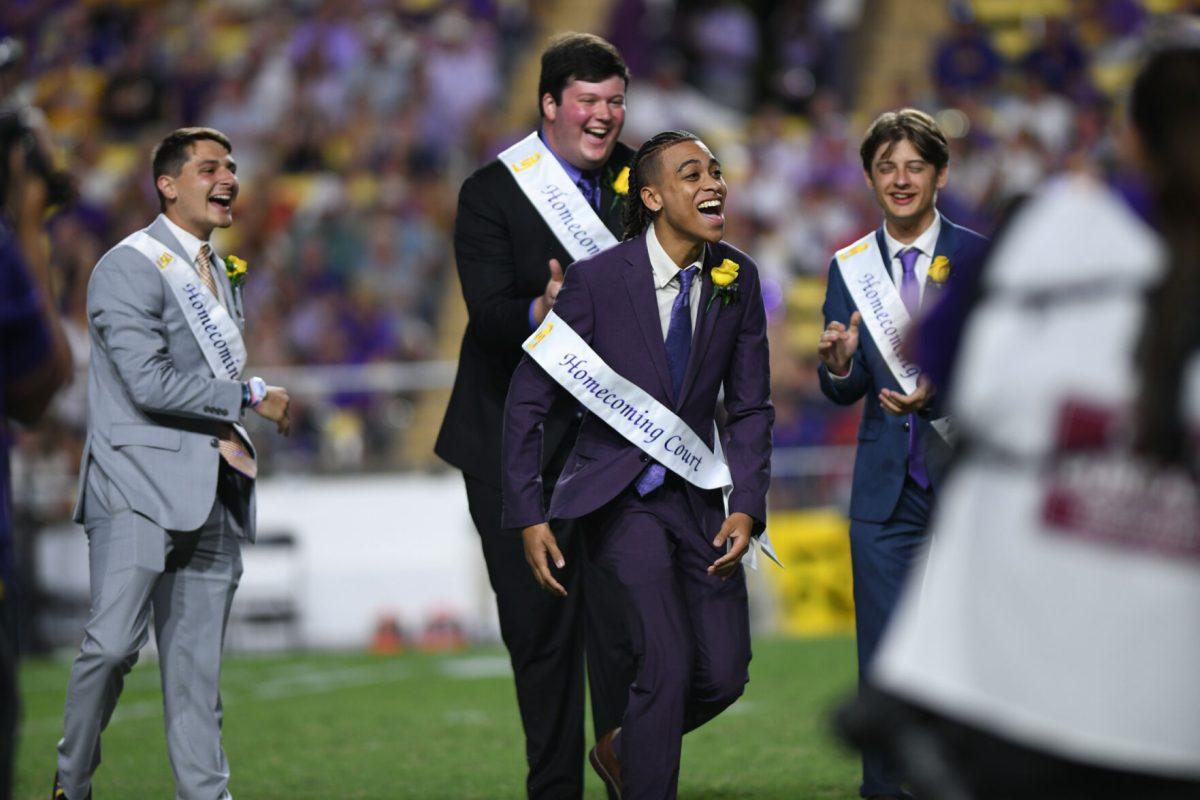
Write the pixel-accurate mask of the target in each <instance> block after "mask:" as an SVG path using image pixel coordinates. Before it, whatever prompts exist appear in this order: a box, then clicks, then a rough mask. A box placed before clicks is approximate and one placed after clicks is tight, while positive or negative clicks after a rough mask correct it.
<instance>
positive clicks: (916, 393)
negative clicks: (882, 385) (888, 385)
mask: <svg viewBox="0 0 1200 800" xmlns="http://www.w3.org/2000/svg"><path fill="white" fill-rule="evenodd" d="M933 395H934V388H933V384H932V383H930V382H929V379H928V378H926V377H925V376H921V377H920V378H918V379H917V388H916V389H915V390H913V392H912V393H911V394H901V393H900V392H897V391H893V390H892V389H884V390H883V391H881V392H880V393H879V405H881V406H883V410H884V411H886V412H888V413H889V414H894V415H896V416H898V417H903V416H907V415H908V414H915V413H917V412H918V411H920V410H921V409H922V408H924V407H925V406H927V405H929V401H930V400H932V399H933Z"/></svg>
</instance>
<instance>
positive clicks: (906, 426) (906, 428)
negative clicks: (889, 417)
mask: <svg viewBox="0 0 1200 800" xmlns="http://www.w3.org/2000/svg"><path fill="white" fill-rule="evenodd" d="M904 430H908V421H907V420H905V422H904Z"/></svg>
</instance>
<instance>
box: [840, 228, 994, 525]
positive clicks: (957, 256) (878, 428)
mask: <svg viewBox="0 0 1200 800" xmlns="http://www.w3.org/2000/svg"><path fill="white" fill-rule="evenodd" d="M875 238H876V242H877V243H878V244H879V252H880V253H881V254H882V256H883V258H884V260H885V262H887V261H888V260H889V259H890V258H891V256H892V254H890V253H888V250H887V240H886V239H885V238H884V235H883V229H882V228H880V229H879V230H877V231H876V232H875ZM986 245H987V240H986V239H985V238H984V237H982V236H980V235H979V234H978V233H975V232H974V231H972V230H969V229H967V228H964V227H962V226H960V225H955V224H954V223H952V222H951V221H950V220H948V219H946V218H945V217H944V216H943V217H942V230H941V233H940V234H939V236H938V240H937V245H936V246H935V247H934V252H933V257H934V258H937V257H938V256H946V258H948V259H950V278H949V280H950V281H953V280H954V267H955V264H956V263H961V262H965V261H971V260H973V259H976V258H978V257H980V255H981V254H982V252H983V251H984V250H985V248H986ZM887 274H888V275H891V270H888V273H887ZM942 291H944V288H943V287H939V286H937V285H936V284H934V283H932V282H927V283H926V284H925V296H924V298H923V299H922V301H921V303H922V306H923V307H926V308H928V307H930V306H932V305H933V303H935V302H936V301H937V299H938V296H939V295H940V294H941V292H942ZM856 310H858V309H857V307H856V306H855V305H854V301H853V300H852V299H851V297H850V293H849V291H847V289H846V284H845V281H844V280H843V279H842V272H841V270H840V269H839V268H838V265H837V259H836V258H834V259H833V261H832V263H831V264H830V266H829V283H828V285H827V286H826V289H825V306H824V314H825V325H826V327H828V326H829V323H830V322H833V321H834V320H837V321H838V322H841V323H842V324H844V325H849V324H850V315H851V314H852V313H853V312H854V311H856ZM818 373H819V375H820V379H821V391H822V392H824V393H825V396H826V397H828V398H829V399H830V400H832V401H833V402H835V403H839V404H841V405H850V404H851V403H855V402H857V401H858V399H859V398H861V397H864V396H865V397H866V402H865V403H864V404H863V415H862V422H861V423H860V424H859V427H858V455H857V457H856V458H855V461H854V481H853V484H852V485H851V491H850V516H851V517H852V518H854V519H858V520H862V521H864V522H883V521H885V520H886V519H888V518H889V517H890V516H891V515H892V511H893V510H894V509H895V508H896V503H897V501H899V499H900V490H901V489H902V488H903V487H904V477H905V475H906V474H907V472H908V428H907V427H906V426H907V425H908V417H907V416H904V417H897V416H893V415H891V414H888V413H887V412H886V411H884V410H883V407H882V406H880V404H879V392H880V390H882V389H885V388H887V389H894V390H896V391H903V390H902V389H901V388H900V385H899V384H898V383H897V381H896V379H895V378H894V377H893V376H892V373H891V371H890V370H888V368H887V363H886V362H885V361H884V360H883V356H882V355H881V354H880V352H879V347H878V346H877V345H876V343H875V341H874V340H873V339H872V338H871V334H870V333H869V332H868V331H867V327H866V325H865V324H864V325H862V326H860V327H859V344H858V350H857V351H856V352H855V354H854V358H853V359H852V361H851V366H850V375H849V377H847V378H846V379H844V380H837V381H835V380H833V379H832V378H831V377H830V376H829V371H828V370H827V369H826V368H825V365H824V364H822V365H820V367H819V368H818ZM939 415H940V409H938V408H937V405H936V402H935V405H934V407H933V408H932V416H934V417H936V416H939ZM917 424H918V425H919V426H920V431H921V438H920V441H921V444H922V446H923V447H924V448H925V451H924V452H925V462H926V466H927V469H928V472H929V480H930V483H931V484H932V486H933V488H934V489H935V490H936V489H937V486H938V484H939V483H940V481H941V479H942V476H943V474H944V473H945V468H946V464H947V463H948V461H949V458H950V448H949V447H948V446H947V445H946V443H945V441H944V440H943V439H942V437H941V436H940V435H939V434H938V433H937V432H936V431H935V430H933V428H932V427H931V426H930V424H929V422H928V420H926V419H924V418H922V417H917Z"/></svg>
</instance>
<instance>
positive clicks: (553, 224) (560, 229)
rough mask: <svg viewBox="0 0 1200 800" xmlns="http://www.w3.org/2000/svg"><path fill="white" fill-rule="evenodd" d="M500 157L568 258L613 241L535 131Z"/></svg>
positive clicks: (585, 254)
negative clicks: (564, 249)
mask: <svg viewBox="0 0 1200 800" xmlns="http://www.w3.org/2000/svg"><path fill="white" fill-rule="evenodd" d="M500 161H501V162H503V163H504V166H506V167H508V169H509V172H511V173H512V176H513V179H514V180H515V181H516V182H517V186H519V187H520V188H521V191H522V192H524V193H525V196H526V197H528V198H529V202H530V203H532V204H533V207H534V208H535V209H537V212H538V213H539V214H541V215H542V219H544V220H546V224H547V225H549V226H550V230H551V231H553V232H554V236H555V238H557V239H558V241H559V242H561V243H562V246H563V247H565V248H566V250H567V252H568V253H570V254H571V258H572V259H574V260H575V261H578V260H579V259H581V258H586V257H588V256H594V255H596V254H597V253H599V252H601V251H602V250H607V249H608V248H610V247H612V246H613V245H614V244H616V243H617V239H616V237H615V236H613V235H612V232H611V231H609V229H608V228H606V227H604V223H603V222H601V221H600V217H599V216H597V214H596V210H595V209H594V208H592V205H591V203H589V202H588V201H587V198H585V197H584V196H583V193H582V192H581V191H579V187H578V186H576V185H575V184H574V183H573V182H572V181H571V178H570V176H568V175H567V172H566V170H564V169H563V168H562V164H559V163H558V159H557V158H555V157H554V154H553V153H552V152H550V148H548V147H547V146H546V143H545V142H543V141H542V140H541V137H539V136H538V135H537V132H536V131H535V132H533V133H531V134H529V135H528V136H526V137H525V138H524V139H522V140H521V141H519V142H517V143H516V144H514V145H513V146H512V147H510V148H508V149H507V150H505V151H504V152H503V153H501V154H500Z"/></svg>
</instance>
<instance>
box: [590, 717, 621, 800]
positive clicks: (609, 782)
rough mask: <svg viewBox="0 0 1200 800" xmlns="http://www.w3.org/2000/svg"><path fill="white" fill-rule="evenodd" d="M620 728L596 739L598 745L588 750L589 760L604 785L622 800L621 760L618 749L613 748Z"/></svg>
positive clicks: (618, 799)
mask: <svg viewBox="0 0 1200 800" xmlns="http://www.w3.org/2000/svg"><path fill="white" fill-rule="evenodd" d="M620 732H621V729H620V728H613V729H612V730H611V731H609V732H608V733H606V734H604V735H603V736H601V737H600V738H599V739H597V740H596V746H595V747H593V748H592V749H591V750H590V751H588V762H589V763H590V764H591V765H592V769H594V770H596V774H597V775H599V776H600V780H602V781H604V785H605V786H607V787H608V788H609V789H612V791H613V794H615V795H616V796H617V800H621V762H620V761H618V760H617V751H616V750H614V749H613V739H614V738H615V737H616V735H617V734H618V733H620Z"/></svg>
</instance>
